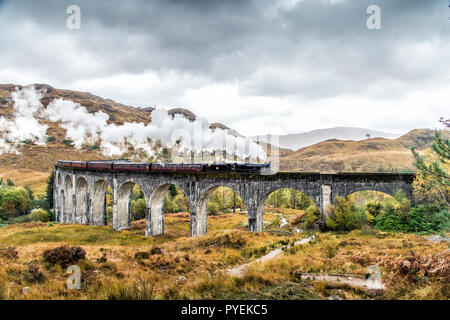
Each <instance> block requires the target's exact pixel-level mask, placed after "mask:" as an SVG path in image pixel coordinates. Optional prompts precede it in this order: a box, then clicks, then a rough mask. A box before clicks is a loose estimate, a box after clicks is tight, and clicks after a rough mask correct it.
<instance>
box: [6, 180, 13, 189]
mask: <svg viewBox="0 0 450 320" xmlns="http://www.w3.org/2000/svg"><path fill="white" fill-rule="evenodd" d="M6 185H7V186H8V187H14V182H12V181H11V180H10V179H6Z"/></svg>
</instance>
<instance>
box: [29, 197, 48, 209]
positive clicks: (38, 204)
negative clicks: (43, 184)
mask: <svg viewBox="0 0 450 320" xmlns="http://www.w3.org/2000/svg"><path fill="white" fill-rule="evenodd" d="M31 206H32V207H33V208H36V209H44V210H45V211H49V210H50V204H49V203H48V201H47V200H45V199H39V200H33V201H32V203H31Z"/></svg>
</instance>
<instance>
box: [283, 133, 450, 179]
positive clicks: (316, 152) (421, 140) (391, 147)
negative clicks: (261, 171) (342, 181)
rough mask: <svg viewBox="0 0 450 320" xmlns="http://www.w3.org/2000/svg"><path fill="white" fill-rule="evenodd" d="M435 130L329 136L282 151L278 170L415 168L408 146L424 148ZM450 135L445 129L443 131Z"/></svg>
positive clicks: (393, 169) (400, 169) (332, 170)
mask: <svg viewBox="0 0 450 320" xmlns="http://www.w3.org/2000/svg"><path fill="white" fill-rule="evenodd" d="M433 134H434V132H433V131H432V130H427V129H415V130H412V131H410V132H408V133H407V134H405V135H403V136H401V137H399V138H397V139H392V140H391V139H384V138H372V139H366V140H362V141H343V140H337V139H330V140H327V141H323V142H319V143H317V144H314V145H312V146H308V147H305V148H302V149H299V150H297V151H295V152H290V153H285V154H283V155H282V156H281V159H280V162H281V169H282V170H286V171H299V170H302V171H321V172H339V171H351V172H365V171H372V172H394V171H414V170H415V169H414V166H413V157H412V154H411V150H410V147H412V146H415V147H417V150H418V151H421V150H424V149H425V148H427V147H428V146H429V144H430V142H431V140H432V139H433ZM444 135H445V136H447V137H448V136H449V134H448V131H445V132H444Z"/></svg>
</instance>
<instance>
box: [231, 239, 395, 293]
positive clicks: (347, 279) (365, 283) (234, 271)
mask: <svg viewBox="0 0 450 320" xmlns="http://www.w3.org/2000/svg"><path fill="white" fill-rule="evenodd" d="M314 238H315V236H314V235H313V236H310V237H308V238H305V239H302V240H299V241H296V242H295V243H294V246H296V245H299V244H305V243H309V242H310V241H311V240H313V239H314ZM289 247H290V245H286V246H282V247H281V248H277V249H275V250H272V251H270V252H269V253H268V254H266V255H265V256H262V257H261V258H258V259H256V260H254V261H251V262H248V263H245V264H241V265H240V266H237V267H235V268H231V269H226V273H227V274H228V275H230V276H234V277H238V278H240V277H242V276H243V275H244V272H245V271H246V270H247V269H248V268H249V267H250V266H251V265H252V264H254V263H261V264H262V263H265V262H267V261H269V260H272V259H274V258H276V257H277V256H278V255H279V254H281V253H282V252H283V249H288V248H289ZM301 279H303V280H313V281H314V280H315V281H329V282H335V283H344V284H347V285H350V286H357V287H361V288H366V289H369V290H385V289H386V286H385V285H384V284H383V283H382V282H381V279H365V278H361V277H355V276H345V275H324V274H314V273H304V274H302V275H301Z"/></svg>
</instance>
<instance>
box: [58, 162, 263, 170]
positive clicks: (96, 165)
mask: <svg viewBox="0 0 450 320" xmlns="http://www.w3.org/2000/svg"><path fill="white" fill-rule="evenodd" d="M57 166H59V167H63V168H75V169H88V170H108V171H135V172H239V173H261V172H263V171H265V170H269V169H270V164H269V163H264V164H259V163H220V164H214V163H213V164H192V163H149V162H130V161H127V160H94V161H67V160H58V163H57Z"/></svg>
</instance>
